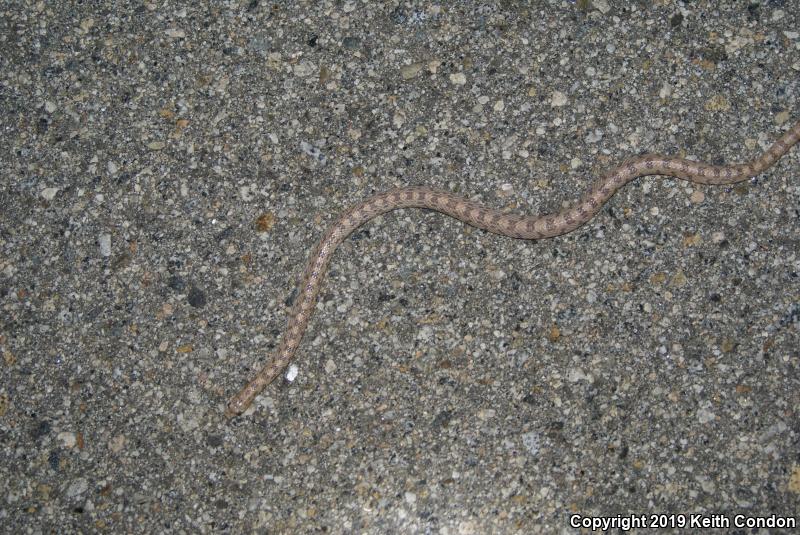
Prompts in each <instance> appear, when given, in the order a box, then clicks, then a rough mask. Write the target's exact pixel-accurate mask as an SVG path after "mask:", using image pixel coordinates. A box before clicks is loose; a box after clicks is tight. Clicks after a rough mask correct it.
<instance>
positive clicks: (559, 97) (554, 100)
mask: <svg viewBox="0 0 800 535" xmlns="http://www.w3.org/2000/svg"><path fill="white" fill-rule="evenodd" d="M550 105H551V106H566V105H567V95H565V94H564V93H562V92H561V91H553V96H552V97H551V98H550Z"/></svg>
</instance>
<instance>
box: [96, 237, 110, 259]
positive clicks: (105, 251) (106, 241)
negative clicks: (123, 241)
mask: <svg viewBox="0 0 800 535" xmlns="http://www.w3.org/2000/svg"><path fill="white" fill-rule="evenodd" d="M97 241H98V242H100V254H101V255H103V256H106V257H108V256H111V234H109V233H107V232H106V233H104V234H101V235H100V237H99V238H98V240H97Z"/></svg>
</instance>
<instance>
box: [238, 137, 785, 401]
mask: <svg viewBox="0 0 800 535" xmlns="http://www.w3.org/2000/svg"><path fill="white" fill-rule="evenodd" d="M798 140H800V122H798V123H797V124H795V125H794V126H793V127H792V128H791V129H789V130H788V131H787V132H786V133H784V134H783V135H782V136H781V137H780V139H778V140H777V141H776V142H775V143H774V144H773V145H772V146H771V147H770V148H769V150H767V151H766V152H764V153H763V154H762V155H761V156H759V157H758V158H756V159H754V160H752V161H750V162H747V163H742V164H736V165H729V166H714V165H708V164H705V163H701V162H695V161H691V160H685V159H682V158H672V157H667V156H662V155H659V154H647V155H644V156H640V157H638V158H634V159H631V160H628V161H626V162H624V163H623V164H622V165H620V166H619V167H616V168H614V169H612V170H611V171H609V172H607V173H606V174H605V175H603V176H602V177H601V178H600V179H598V180H597V181H596V182H595V183H594V185H593V186H592V187H591V188H590V189H589V191H588V192H587V193H586V194H585V195H584V196H583V197H582V198H581V199H580V200H579V201H578V202H576V203H574V204H573V205H572V206H570V207H569V208H566V209H564V210H563V211H561V212H558V213H556V214H551V215H543V216H526V215H514V214H505V213H502V212H500V211H499V210H495V209H493V208H488V207H486V206H483V205H481V204H478V203H476V202H473V201H470V200H468V199H465V198H463V197H459V196H457V195H454V194H452V193H450V192H447V191H441V190H436V189H431V188H427V187H421V186H412V187H405V188H397V189H393V190H390V191H387V192H385V193H380V194H378V195H375V196H373V197H370V198H368V199H366V200H364V201H362V202H360V203H358V204H356V205H355V206H353V207H352V208H350V209H349V210H347V211H346V212H345V213H343V214H342V215H341V216H340V217H339V218H338V219H337V220H336V221H335V222H334V223H333V224H331V225H330V227H328V230H327V231H326V232H325V234H323V236H322V238H321V239H320V241H319V243H318V244H317V245H316V247H315V248H314V250H313V251H312V253H311V256H310V257H309V260H308V263H307V265H306V269H305V272H304V274H303V278H302V282H301V285H300V288H301V289H300V294H299V296H298V297H297V299H296V301H295V303H294V305H293V307H292V310H291V311H290V313H289V321H288V324H287V326H286V330H285V332H284V335H283V339H282V340H281V343H280V345H279V347H278V349H277V352H276V353H275V355H274V356H273V358H272V359H271V360H270V361H269V362H267V364H265V365H264V367H263V368H262V369H261V370H260V371H259V372H258V373H257V374H256V376H255V377H254V378H253V379H252V380H251V381H250V382H249V383H248V384H247V385H246V386H245V387H244V388H242V390H241V391H240V392H239V393H237V394H236V395H235V396H234V397H233V398H231V400H230V401H229V402H228V407H227V410H226V413H225V414H226V415H227V416H228V417H231V416H235V415H237V414H241V413H242V412H243V411H245V410H246V409H247V407H248V406H249V405H250V404H251V403H252V402H253V399H255V397H256V396H257V395H258V394H259V393H260V392H261V391H262V390H263V389H264V388H265V387H266V386H267V385H268V384H269V383H271V382H272V380H273V379H275V377H277V376H278V375H279V374H280V373H281V371H283V369H284V368H285V367H286V366H287V365H288V364H289V362H290V361H291V360H292V358H293V357H294V354H295V351H297V347H298V345H299V344H300V340H301V339H302V338H303V333H304V332H305V330H306V326H307V325H308V321H309V319H310V318H311V315H312V313H313V311H314V305H315V304H316V301H317V296H318V295H319V292H320V289H321V288H322V283H323V279H324V277H325V271H326V270H327V268H328V264H329V263H330V260H331V256H332V255H333V252H334V251H335V250H336V247H337V246H338V245H339V244H340V243H341V242H342V241H343V240H344V239H345V238H346V237H347V236H348V235H350V233H351V232H353V230H355V229H356V228H358V227H359V226H360V225H363V224H364V223H366V222H367V221H369V220H370V219H372V218H374V217H376V216H378V215H381V214H384V213H386V212H389V211H392V210H397V209H400V208H427V209H430V210H436V211H437V212H441V213H443V214H446V215H448V216H450V217H454V218H456V219H459V220H461V221H463V222H464V223H467V224H468V225H472V226H474V227H478V228H480V229H484V230H487V231H489V232H493V233H495V234H500V235H503V236H509V237H511V238H519V239H523V240H540V239H542V238H550V237H553V236H558V235H561V234H566V233H568V232H572V231H573V230H575V229H576V228H578V227H580V226H581V225H583V224H584V223H586V222H587V221H589V220H590V219H592V217H594V215H595V214H597V212H598V211H599V210H600V209H601V208H602V206H603V204H604V203H605V202H606V201H608V199H610V198H611V197H612V196H613V195H614V193H616V192H617V190H619V189H620V188H621V187H623V186H624V185H625V184H627V183H628V182H631V181H632V180H635V179H637V178H639V177H643V176H649V175H663V176H670V177H675V178H680V179H683V180H687V181H691V182H695V183H698V184H714V185H719V184H733V183H736V182H741V181H743V180H747V179H748V178H751V177H754V176H756V175H758V174H760V173H762V172H763V171H764V170H765V169H767V168H768V167H770V166H771V165H772V164H774V163H775V162H776V161H778V160H779V159H780V158H781V157H782V156H783V155H784V154H786V153H787V152H788V151H789V149H790V148H791V147H792V146H793V145H794V144H795V143H797V141H798Z"/></svg>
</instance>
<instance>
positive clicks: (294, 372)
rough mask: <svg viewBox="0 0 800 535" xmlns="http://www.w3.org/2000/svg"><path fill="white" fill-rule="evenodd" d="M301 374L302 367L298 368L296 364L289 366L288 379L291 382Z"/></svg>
mask: <svg viewBox="0 0 800 535" xmlns="http://www.w3.org/2000/svg"><path fill="white" fill-rule="evenodd" d="M299 374H300V368H298V367H297V366H296V365H295V364H292V365H291V366H289V369H288V370H287V371H286V380H287V381H289V382H290V383H291V382H293V381H294V380H295V379H297V376H298V375H299Z"/></svg>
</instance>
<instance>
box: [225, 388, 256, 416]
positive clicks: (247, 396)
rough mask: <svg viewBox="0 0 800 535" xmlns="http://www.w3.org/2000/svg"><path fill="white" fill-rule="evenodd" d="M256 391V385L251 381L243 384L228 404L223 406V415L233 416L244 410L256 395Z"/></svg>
mask: <svg viewBox="0 0 800 535" xmlns="http://www.w3.org/2000/svg"><path fill="white" fill-rule="evenodd" d="M258 392H259V389H258V387H257V386H256V385H255V384H253V383H250V384H248V385H247V386H245V387H244V388H243V389H242V390H241V392H239V393H238V394H236V395H235V396H233V397H232V398H231V399H230V401H228V406H227V407H226V408H225V417H226V418H234V417H236V416H239V415H240V414H242V413H243V412H244V411H246V410H247V408H248V407H249V406H250V405H251V404H252V403H253V400H254V399H255V398H256V396H257V395H258Z"/></svg>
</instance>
